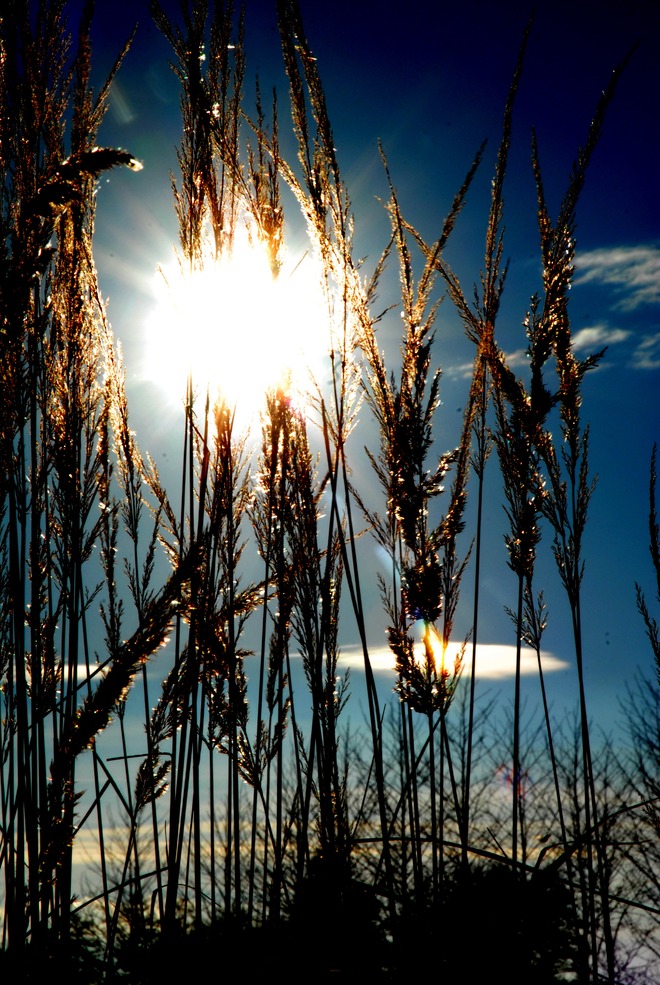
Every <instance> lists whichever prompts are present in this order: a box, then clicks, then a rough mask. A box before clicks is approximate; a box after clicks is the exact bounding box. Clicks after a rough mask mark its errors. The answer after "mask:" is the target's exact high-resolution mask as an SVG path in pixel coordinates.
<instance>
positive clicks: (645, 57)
mask: <svg viewBox="0 0 660 985" xmlns="http://www.w3.org/2000/svg"><path fill="white" fill-rule="evenodd" d="M164 6H165V7H166V9H167V10H174V11H175V10H176V9H177V4H165V5H164ZM273 7H274V4H269V3H263V2H261V0H260V2H257V3H254V2H252V3H250V2H248V4H247V25H246V51H247V76H246V98H245V106H246V108H247V109H249V108H250V106H251V104H252V91H253V88H252V87H253V81H252V80H253V79H254V75H255V73H258V74H259V78H260V83H261V86H262V90H263V91H264V92H269V90H270V88H271V86H272V85H273V84H275V85H277V88H278V94H279V101H280V126H281V130H282V142H283V153H284V154H285V156H286V154H287V142H288V139H289V138H288V137H285V132H286V130H287V88H286V80H285V78H284V75H283V70H282V66H281V56H280V52H279V42H278V36H277V29H276V22H275V15H274V11H273ZM99 8H100V9H99V11H98V15H97V18H96V27H95V29H94V32H93V40H94V41H95V49H96V65H97V71H98V72H99V77H100V76H101V75H102V74H103V73H104V72H105V71H107V70H108V69H109V68H110V66H111V64H112V59H113V57H114V55H115V54H116V52H117V51H118V50H119V48H120V47H121V45H122V43H123V41H124V40H125V39H126V38H127V37H128V36H129V34H130V32H131V30H132V27H133V25H134V23H135V21H136V20H137V21H138V28H137V33H136V36H135V39H134V42H133V45H132V48H131V50H130V51H129V54H128V55H127V57H126V60H125V64H124V65H123V66H122V69H121V70H120V73H119V76H118V78H117V83H116V85H115V88H114V94H113V96H112V97H111V101H110V112H109V114H108V117H107V120H106V123H105V124H104V127H103V129H102V131H101V137H102V141H103V143H105V144H108V145H116V146H122V147H125V148H126V149H128V150H130V151H131V153H133V154H134V155H135V156H136V157H137V158H139V159H140V160H141V161H142V162H143V164H144V169H143V171H141V172H140V173H138V174H135V175H132V174H129V173H127V172H125V173H116V174H112V175H111V176H110V179H109V181H107V182H106V181H104V182H103V183H102V185H101V186H100V188H99V193H98V211H97V235H96V260H97V265H98V269H99V276H100V282H101V289H102V291H103V293H104V295H105V296H106V297H107V298H108V313H109V317H110V320H111V322H112V325H113V328H114V331H115V333H116V335H117V336H118V338H120V339H121V341H122V345H123V347H124V355H125V363H126V371H127V377H128V383H129V399H130V401H131V408H132V415H133V426H134V427H135V429H136V431H137V436H138V441H139V443H140V446H141V448H142V449H143V451H145V450H146V451H149V452H150V453H151V454H152V455H153V456H154V458H155V459H156V461H157V463H158V465H159V467H161V468H162V469H163V471H164V474H165V476H166V475H167V466H168V463H170V464H171V465H172V466H173V468H174V469H176V465H177V461H178V457H177V456H178V451H177V444H176V441H175V440H173V438H172V435H173V434H175V433H177V434H178V432H177V430H176V429H177V428H180V429H182V422H181V423H180V424H179V423H177V421H178V420H179V419H180V416H181V415H180V412H179V411H178V410H177V409H176V408H170V409H165V408H163V407H160V408H159V411H158V413H154V400H156V399H158V396H157V388H156V387H155V385H154V384H153V382H149V381H148V380H146V379H145V378H144V365H143V360H144V357H145V354H144V350H143V347H142V339H143V333H144V325H145V321H146V319H147V317H148V315H149V311H150V310H151V309H152V307H153V303H154V302H153V286H154V276H155V270H156V267H157V265H158V264H161V263H166V262H167V261H168V260H169V259H170V256H171V250H172V244H173V243H174V242H175V241H176V237H177V231H176V220H175V216H174V210H173V207H172V202H171V193H170V185H169V172H170V170H175V169H176V157H175V147H176V145H177V143H178V141H179V138H180V127H181V124H180V118H179V111H178V86H177V82H176V80H175V79H174V77H173V75H172V73H171V71H170V69H169V67H168V62H169V58H170V53H169V50H168V46H167V43H166V42H165V40H164V39H163V38H162V37H161V36H160V35H159V34H158V32H157V31H156V29H155V27H154V26H153V24H152V23H151V21H150V18H149V14H148V11H147V5H146V4H145V3H142V2H138V3H131V4H123V3H120V4H113V5H112V12H110V11H109V10H108V9H106V5H99ZM301 8H302V13H303V18H304V21H305V25H306V32H307V36H308V39H309V41H310V43H311V46H312V48H313V50H314V52H315V54H316V57H317V59H318V68H319V72H320V75H321V79H322V80H323V82H324V85H325V88H326V95H327V100H328V108H329V113H330V118H331V122H332V125H333V130H334V135H335V143H336V147H337V153H338V158H339V163H340V167H341V168H342V169H343V178H344V181H345V183H346V185H347V186H348V190H349V193H350V196H351V201H352V207H353V212H354V215H355V256H356V257H361V256H364V257H365V258H366V259H365V267H366V270H367V272H369V271H370V269H371V268H372V267H373V264H374V263H375V261H376V259H377V257H378V256H379V254H380V252H381V250H382V249H383V247H384V246H385V244H386V242H387V238H388V222H387V217H386V214H385V211H384V209H383V205H382V202H381V201H379V199H385V198H386V197H387V183H386V180H385V176H384V172H383V168H382V164H381V161H380V158H379V154H378V142H379V141H380V142H381V143H382V146H383V149H384V152H385V153H386V155H387V158H388V162H389V167H390V171H391V174H392V178H393V181H394V184H395V185H396V187H397V191H398V193H399V197H400V204H401V207H402V210H403V213H404V215H405V216H406V218H407V219H408V220H409V221H410V222H411V223H413V225H415V226H416V227H417V228H418V229H419V232H420V233H421V234H422V236H423V237H424V238H425V239H426V240H427V241H432V240H433V239H434V238H435V237H436V236H437V235H438V232H439V230H440V228H441V223H442V220H443V218H444V216H445V214H446V212H447V211H448V209H449V206H450V204H451V201H452V198H453V196H454V194H455V192H456V191H457V189H458V188H459V187H460V185H461V183H462V180H463V178H464V176H465V173H466V172H467V170H468V168H469V166H470V164H471V161H472V159H473V157H474V154H475V152H476V150H477V148H478V146H479V145H480V144H481V142H482V141H483V140H484V139H488V146H487V151H486V154H485V158H484V161H483V163H482V165H481V169H480V171H479V173H478V175H477V178H476V179H475V183H474V186H473V188H472V189H471V192H470V195H469V198H468V204H467V206H466V208H465V210H464V212H463V214H462V215H461V217H460V219H459V222H458V224H457V227H456V230H455V232H454V234H453V235H452V238H451V240H450V243H449V245H448V248H447V257H448V259H449V261H450V263H451V264H452V266H453V268H454V269H455V270H456V271H457V273H458V274H459V275H460V276H461V277H462V278H463V280H464V289H465V290H466V293H468V294H469V293H470V291H471V285H472V284H473V283H474V282H476V281H477V280H478V277H479V271H480V269H481V264H482V262H483V243H484V235H485V224H486V218H487V210H488V206H489V196H490V180H491V176H492V172H493V167H494V161H495V156H496V153H497V146H498V141H499V131H500V126H501V120H502V114H503V108H504V102H505V99H506V94H507V90H508V86H509V83H510V79H511V76H512V73H513V69H514V66H515V61H516V57H517V51H518V47H519V44H520V39H521V37H522V33H523V30H524V27H525V23H526V21H527V17H528V13H527V11H526V10H525V9H524V5H523V4H518V3H504V4H492V3H480V2H475V0H471V2H466V3H464V4H462V5H460V8H459V5H458V4H453V5H449V4H437V3H415V2H412V3H409V4H406V5H405V6H403V5H402V6H401V7H400V8H399V9H397V10H396V11H394V12H393V13H388V14H383V12H382V5H380V4H375V3H370V2H366V3H357V4H356V3H348V2H345V0H339V2H335V3H334V4H333V5H332V7H329V6H328V5H325V4H317V3H313V2H307V3H306V2H305V0H302V3H301ZM536 11H537V12H536V18H535V22H534V25H533V28H532V33H531V36H530V40H529V45H528V52H527V58H526V62H525V68H524V71H523V75H522V79H521V86H520V92H519V97H518V100H517V103H516V108H515V113H514V138H513V146H512V151H511V163H510V168H509V173H508V177H507V183H506V185H505V209H506V215H505V222H506V239H505V253H506V255H508V256H509V257H510V271H509V277H508V284H507V288H506V291H505V302H504V306H503V309H502V313H501V317H500V322H499V324H498V328H497V336H498V342H499V345H500V346H501V348H502V349H503V350H504V351H505V352H506V353H507V354H508V355H509V361H510V364H511V366H512V367H514V368H516V369H519V370H520V372H521V373H522V372H524V370H523V369H522V366H523V365H524V362H525V359H524V354H523V350H524V346H525V336H524V331H523V328H522V322H523V318H524V315H525V312H526V309H527V306H528V303H529V298H530V296H531V294H532V293H533V292H534V291H535V290H538V289H540V286H541V282H540V264H539V250H538V233H537V228H536V199H535V191H534V183H533V177H532V171H531V166H530V132H531V128H532V127H535V128H536V132H537V137H538V144H539V150H540V158H541V164H542V167H543V172H544V180H545V183H546V193H547V197H548V200H549V205H550V211H551V214H556V212H557V210H558V208H559V204H560V202H561V197H562V195H563V192H564V190H565V188H566V185H567V181H568V175H569V173H570V169H571V166H572V163H573V161H574V159H575V156H576V152H577V149H578V146H579V145H580V144H582V143H584V140H585V138H586V134H587V129H588V125H589V122H590V119H591V116H592V113H593V110H594V108H595V106H596V102H597V100H598V97H599V95H600V92H601V90H602V89H603V88H604V87H605V85H606V84H607V82H608V80H609V76H610V73H611V71H612V69H613V67H614V66H615V65H616V64H617V63H618V62H619V61H621V60H622V59H623V58H624V57H625V56H626V55H627V54H628V52H629V51H630V49H631V48H632V46H633V45H634V44H636V43H637V44H638V47H637V50H636V51H635V53H634V55H633V56H632V59H631V62H630V64H629V66H628V67H627V69H626V71H625V73H624V75H623V77H622V80H621V83H620V86H619V89H618V91H617V94H616V97H615V100H614V102H613V104H612V105H611V107H610V110H609V112H608V118H607V122H606V126H605V131H604V135H603V138H602V140H601V143H600V145H599V147H598V148H597V151H596V154H595V156H594V159H593V162H592V166H591V168H590V171H589V174H588V178H587V184H586V187H585V190H584V193H583V196H582V199H581V202H580V206H579V208H578V228H577V271H576V276H575V279H574V286H573V291H572V298H571V306H570V314H571V318H572V325H573V331H574V336H575V347H576V349H578V348H579V352H580V355H587V354H588V353H589V352H592V351H596V350H599V349H601V348H602V347H603V346H605V345H607V346H608V351H607V353H606V355H605V357H604V359H603V361H602V363H601V365H600V367H599V368H598V370H596V371H595V372H593V373H591V374H590V375H589V376H588V378H587V380H586V382H585V386H584V409H583V413H584V420H585V422H586V421H589V422H590V423H591V427H592V441H591V468H592V473H594V474H597V475H598V486H597V490H596V493H595V495H594V499H593V501H592V507H591V512H590V525H589V533H588V537H587V543H586V545H585V552H586V557H587V569H586V573H585V581H584V592H585V600H586V606H585V608H586V613H585V626H584V630H585V640H586V672H587V683H588V689H589V690H588V700H589V707H590V709H591V711H592V714H593V717H594V721H595V722H596V723H597V724H599V725H602V726H603V727H604V728H609V727H610V726H611V725H612V724H613V723H614V722H615V720H616V716H617V702H618V698H619V697H620V696H621V693H622V688H623V682H624V681H625V680H630V679H631V677H632V675H633V674H634V673H635V672H637V671H638V670H641V671H643V672H646V673H649V674H650V673H652V663H651V651H650V647H649V646H648V644H647V642H646V639H645V635H644V627H643V624H642V620H641V617H640V616H639V615H638V613H637V612H636V609H635V581H638V582H640V583H641V584H642V586H643V587H644V588H645V589H646V591H647V594H648V595H649V597H652V589H653V584H654V582H653V571H652V567H651V563H650V558H649V552H648V474H649V460H650V456H651V449H652V446H653V442H654V441H655V440H657V439H658V437H659V436H660V414H659V413H658V400H657V393H658V387H659V384H660V319H659V317H658V313H659V303H658V302H659V286H658V285H659V283H660V198H659V196H658V189H657V174H658V166H659V164H660V143H659V139H658V131H657V126H656V125H655V122H654V114H657V106H658V105H659V104H660V81H659V73H658V69H657V51H658V50H659V42H660V18H659V14H658V7H657V4H655V3H651V2H647V3H636V2H632V3H627V4H625V6H622V5H621V4H620V3H616V4H615V3H602V4H599V5H598V10H597V12H594V8H593V5H592V4H590V3H581V2H577V3H571V4H568V3H564V2H552V3H544V2H542V3H539V4H537V5H536ZM288 146H289V147H290V144H289V145H288ZM294 225H295V221H294ZM295 248H300V249H302V247H298V245H297V244H294V249H295ZM397 291H398V283H397V275H396V271H395V268H394V266H392V270H391V273H390V276H389V278H388V279H387V280H386V281H385V282H384V284H383V287H382V289H381V298H382V308H384V307H386V306H387V305H389V304H396V300H397ZM399 327H400V320H399V321H397V312H396V311H395V312H394V313H393V314H392V315H391V317H388V319H386V320H385V321H384V323H383V326H382V330H381V331H382V340H383V345H384V347H385V348H386V350H387V351H388V352H391V353H393V354H394V355H395V354H396V348H397V345H398V341H397V332H398V331H399ZM434 357H435V360H436V365H439V366H441V367H442V370H443V380H442V385H441V397H442V400H443V406H442V407H441V408H440V410H439V412H438V418H437V422H438V423H437V428H438V432H437V433H438V450H439V451H444V450H445V449H446V448H448V447H451V446H452V444H453V442H454V441H455V440H456V436H457V432H458V427H459V425H460V420H461V413H460V412H462V409H463V406H464V401H465V397H466V394H467V380H466V368H468V367H471V360H472V351H471V347H470V343H469V342H468V341H467V340H466V339H465V337H464V333H463V329H462V327H461V325H460V322H459V320H458V318H457V317H456V316H455V314H454V313H453V312H451V310H450V303H449V302H448V301H447V302H445V304H443V305H442V307H441V310H440V314H439V317H438V324H437V332H436V342H435V346H434ZM367 413H368V412H367V411H366V409H365V410H363V412H362V416H366V415H367ZM177 415H178V417H177ZM366 426H367V428H368V425H366ZM367 440H368V439H367ZM494 466H495V462H494V460H493V462H492V463H491V468H492V469H493V470H494V472H496V468H494ZM353 467H354V469H355V476H356V481H357V482H358V484H359V483H360V482H362V483H364V484H366V488H369V484H371V485H372V486H374V487H375V482H374V480H373V478H372V477H371V476H370V475H369V472H368V465H367V462H366V458H365V457H364V456H363V455H362V454H359V455H357V457H356V459H355V461H354V462H353ZM174 474H175V473H174ZM487 496H489V497H490V499H489V502H488V507H487V508H488V510H489V528H488V535H487V539H486V545H485V546H486V550H487V552H488V553H487V557H488V558H489V562H488V564H486V565H485V567H484V580H483V591H484V601H485V613H486V615H485V617H482V620H483V621H482V634H481V635H482V638H483V642H484V643H487V644H490V645H492V646H501V647H509V646H511V644H512V643H513V642H514V638H513V627H512V626H511V623H510V621H509V619H508V617H507V615H506V613H505V609H504V607H505V606H510V607H513V606H514V605H515V576H514V575H513V574H512V573H511V572H509V571H508V569H507V567H506V555H505V549H504V541H503V535H504V533H505V530H506V519H505V516H504V512H503V509H502V506H501V503H502V499H501V494H500V491H499V490H498V488H497V481H496V477H495V479H493V480H492V485H490V486H489V487H487ZM550 540H551V538H550V536H549V534H547V533H546V535H545V537H544V540H543V543H542V545H541V553H542V555H543V559H542V560H541V559H540V561H539V578H538V583H539V587H541V586H542V585H547V595H548V601H549V604H550V623H549V627H548V632H547V644H546V645H547V648H548V650H549V652H550V654H551V655H552V657H553V659H554V660H556V661H557V662H558V664H559V666H560V668H564V669H558V670H557V671H556V673H553V674H552V701H553V703H554V704H555V706H556V707H559V708H561V707H563V706H564V705H566V707H570V706H571V704H572V702H573V700H574V699H575V695H576V691H575V676H574V672H573V670H572V665H571V664H570V661H571V652H572V651H571V644H570V638H569V629H570V627H569V615H568V609H567V607H566V603H565V602H564V601H563V599H561V597H560V593H559V592H558V585H557V576H556V573H555V572H554V570H553V565H552V562H551V559H550V553H551V552H550ZM367 569H368V570H373V571H376V570H378V558H377V557H376V554H375V548H374V550H373V553H372V555H371V560H368V561H367ZM464 609H465V618H466V619H467V615H468V613H469V612H470V611H471V608H470V605H469V604H467V605H466V606H464ZM459 620H460V617H459ZM369 622H370V629H371V631H372V633H373V638H374V648H375V649H376V650H380V649H381V648H382V646H383V644H384V642H385V640H384V626H385V617H384V615H383V614H382V613H381V612H380V609H379V603H378V601H377V599H375V598H374V600H373V602H372V604H371V605H370V608H369ZM458 628H459V631H460V632H467V630H468V629H469V625H468V624H467V622H463V623H461V625H460V626H459V627H458ZM343 642H344V644H345V646H346V647H347V648H348V652H349V655H350V647H351V646H352V645H353V644H354V643H355V642H356V637H352V638H351V633H350V632H348V634H347V636H346V638H345V639H344V641H343ZM567 662H568V663H569V666H568V667H565V666H564V665H565V664H566V663H567ZM509 680H510V679H509ZM497 681H498V682H499V683H498V684H497V686H501V687H503V688H506V686H507V684H506V680H505V679H502V678H501V677H500V678H497ZM502 681H504V682H503V683H502ZM382 683H383V690H384V693H389V690H390V689H391V684H392V683H393V681H392V680H391V678H390V677H389V676H388V672H387V671H386V670H383V672H382ZM490 684H491V686H492V679H491V681H490ZM530 687H532V685H530ZM534 693H535V692H534V691H533V690H530V699H531V700H534Z"/></svg>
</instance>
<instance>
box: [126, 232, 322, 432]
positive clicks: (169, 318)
mask: <svg viewBox="0 0 660 985" xmlns="http://www.w3.org/2000/svg"><path fill="white" fill-rule="evenodd" d="M322 273H323V272H322V268H321V264H320V262H319V261H317V260H316V258H315V257H314V255H313V254H312V253H311V252H310V251H307V252H304V251H303V253H302V255H301V257H300V258H299V259H298V260H296V261H295V262H286V261H285V263H284V264H283V265H282V268H281V270H280V271H279V273H278V275H277V276H273V272H272V269H271V265H270V260H269V257H268V255H267V252H266V250H265V248H264V247H263V246H262V244H260V243H259V242H255V241H254V240H253V238H252V237H251V236H250V235H249V230H248V229H247V228H242V227H239V228H238V229H237V231H236V234H235V238H234V243H233V248H232V250H231V253H230V254H228V255H226V256H223V257H222V258H221V259H219V260H215V259H213V258H211V257H208V258H207V259H206V260H205V261H204V262H203V263H202V264H201V265H200V266H199V269H196V270H194V271H187V270H185V269H184V266H183V265H182V264H181V263H180V262H178V261H177V260H174V261H172V262H171V263H170V264H169V265H167V266H166V267H163V268H160V270H159V271H158V274H157V277H156V282H155V285H154V294H155V298H154V302H155V303H154V306H153V308H152V311H151V315H150V317H149V318H148V320H147V324H146V329H145V351H144V367H145V375H146V376H147V377H148V378H149V379H150V380H151V381H152V382H155V383H157V384H158V386H159V387H160V388H162V390H163V393H164V395H165V396H166V397H167V398H168V399H171V400H174V401H177V402H179V403H180V402H181V400H182V399H183V398H184V396H185V392H186V386H187V381H188V380H189V379H192V385H193V390H194V392H195V393H197V394H198V395H203V397H204V398H205V397H206V394H207V393H208V394H209V396H210V398H211V400H212V401H213V400H215V399H217V398H222V399H224V400H225V401H227V403H228V404H229V405H230V406H231V407H233V408H235V412H236V419H237V421H238V422H239V423H240V424H241V425H242V426H247V425H249V424H250V423H252V422H253V421H254V420H255V419H256V417H257V416H258V413H259V411H260V410H261V409H262V408H263V406H264V399H265V394H266V392H267V391H268V390H271V389H273V388H275V387H284V388H285V389H287V390H288V391H289V392H290V394H291V396H292V397H293V399H295V400H298V401H299V402H304V395H305V394H306V393H307V392H308V391H309V388H310V385H311V383H312V381H313V380H314V379H318V373H319V372H320V371H321V368H322V365H323V359H324V357H327V354H328V352H329V350H330V347H331V338H330V336H331V332H330V318H329V315H328V306H327V303H326V299H325V295H324V291H323V276H322Z"/></svg>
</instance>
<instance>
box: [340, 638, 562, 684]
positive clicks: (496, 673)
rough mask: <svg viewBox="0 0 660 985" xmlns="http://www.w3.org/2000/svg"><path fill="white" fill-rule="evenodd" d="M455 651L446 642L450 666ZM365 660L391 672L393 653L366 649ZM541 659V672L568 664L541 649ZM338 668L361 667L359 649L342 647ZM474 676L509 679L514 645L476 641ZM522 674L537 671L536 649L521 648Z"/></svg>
mask: <svg viewBox="0 0 660 985" xmlns="http://www.w3.org/2000/svg"><path fill="white" fill-rule="evenodd" d="M458 651H459V644H458V643H450V644H449V647H448V652H447V658H446V659H447V664H448V665H449V666H453V663H454V660H455V658H456V655H457V653H458ZM369 659H370V661H371V666H372V669H373V670H374V672H380V673H389V674H394V656H393V654H392V651H391V650H390V649H389V647H386V646H382V647H377V648H375V649H373V650H369ZM471 659H472V649H471V647H470V645H469V644H468V648H467V650H466V656H465V664H466V666H467V664H468V661H469V660H471ZM541 661H542V665H543V672H544V673H551V672H553V671H559V670H566V669H567V668H568V667H569V664H568V663H567V662H566V661H565V660H560V658H559V657H555V656H554V655H553V654H552V653H547V652H543V653H542V654H541ZM339 666H340V667H342V666H343V667H354V668H356V669H358V668H360V667H363V666H364V658H363V656H362V650H361V649H360V648H359V647H357V646H356V647H346V648H342V652H341V658H340V661H339ZM476 666H477V676H478V677H479V678H482V679H489V680H504V679H506V678H511V677H513V676H514V675H515V672H516V648H515V646H509V645H507V644H503V643H502V644H500V643H480V644H479V645H478V646H477V661H476ZM520 672H521V673H522V674H537V673H538V663H537V660H536V652H535V651H534V650H531V649H529V648H528V647H524V648H523V650H522V660H521V664H520Z"/></svg>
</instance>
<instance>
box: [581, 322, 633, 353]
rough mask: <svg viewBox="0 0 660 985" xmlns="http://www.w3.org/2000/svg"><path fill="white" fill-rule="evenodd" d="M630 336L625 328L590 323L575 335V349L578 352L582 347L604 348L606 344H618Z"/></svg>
mask: <svg viewBox="0 0 660 985" xmlns="http://www.w3.org/2000/svg"><path fill="white" fill-rule="evenodd" d="M629 338H630V332H627V331H625V329H623V328H608V327H607V325H603V324H599V325H590V326H589V327H588V328H581V329H580V330H579V331H578V332H576V333H575V335H574V336H573V349H574V350H575V351H576V352H577V351H578V350H580V349H588V350H589V351H593V350H596V349H602V348H603V347H604V346H606V345H616V343H617V342H625V341H626V339H629Z"/></svg>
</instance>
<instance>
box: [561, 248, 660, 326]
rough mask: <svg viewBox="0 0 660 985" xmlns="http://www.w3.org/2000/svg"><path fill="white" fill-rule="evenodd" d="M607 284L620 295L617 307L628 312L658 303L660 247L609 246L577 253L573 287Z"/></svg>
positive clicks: (659, 299) (659, 295)
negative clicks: (577, 285)
mask: <svg viewBox="0 0 660 985" xmlns="http://www.w3.org/2000/svg"><path fill="white" fill-rule="evenodd" d="M588 283H599V284H607V285H609V286H611V287H613V288H614V289H615V291H616V292H617V293H618V294H619V295H620V300H619V302H618V305H617V306H618V307H619V308H622V309H625V310H627V311H631V310H633V309H634V308H639V307H641V306H642V305H654V304H658V302H660V247H658V246H655V245H640V246H612V247H605V248H603V249H598V250H588V251H587V252H586V253H578V255H577V257H576V277H575V284H588Z"/></svg>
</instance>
